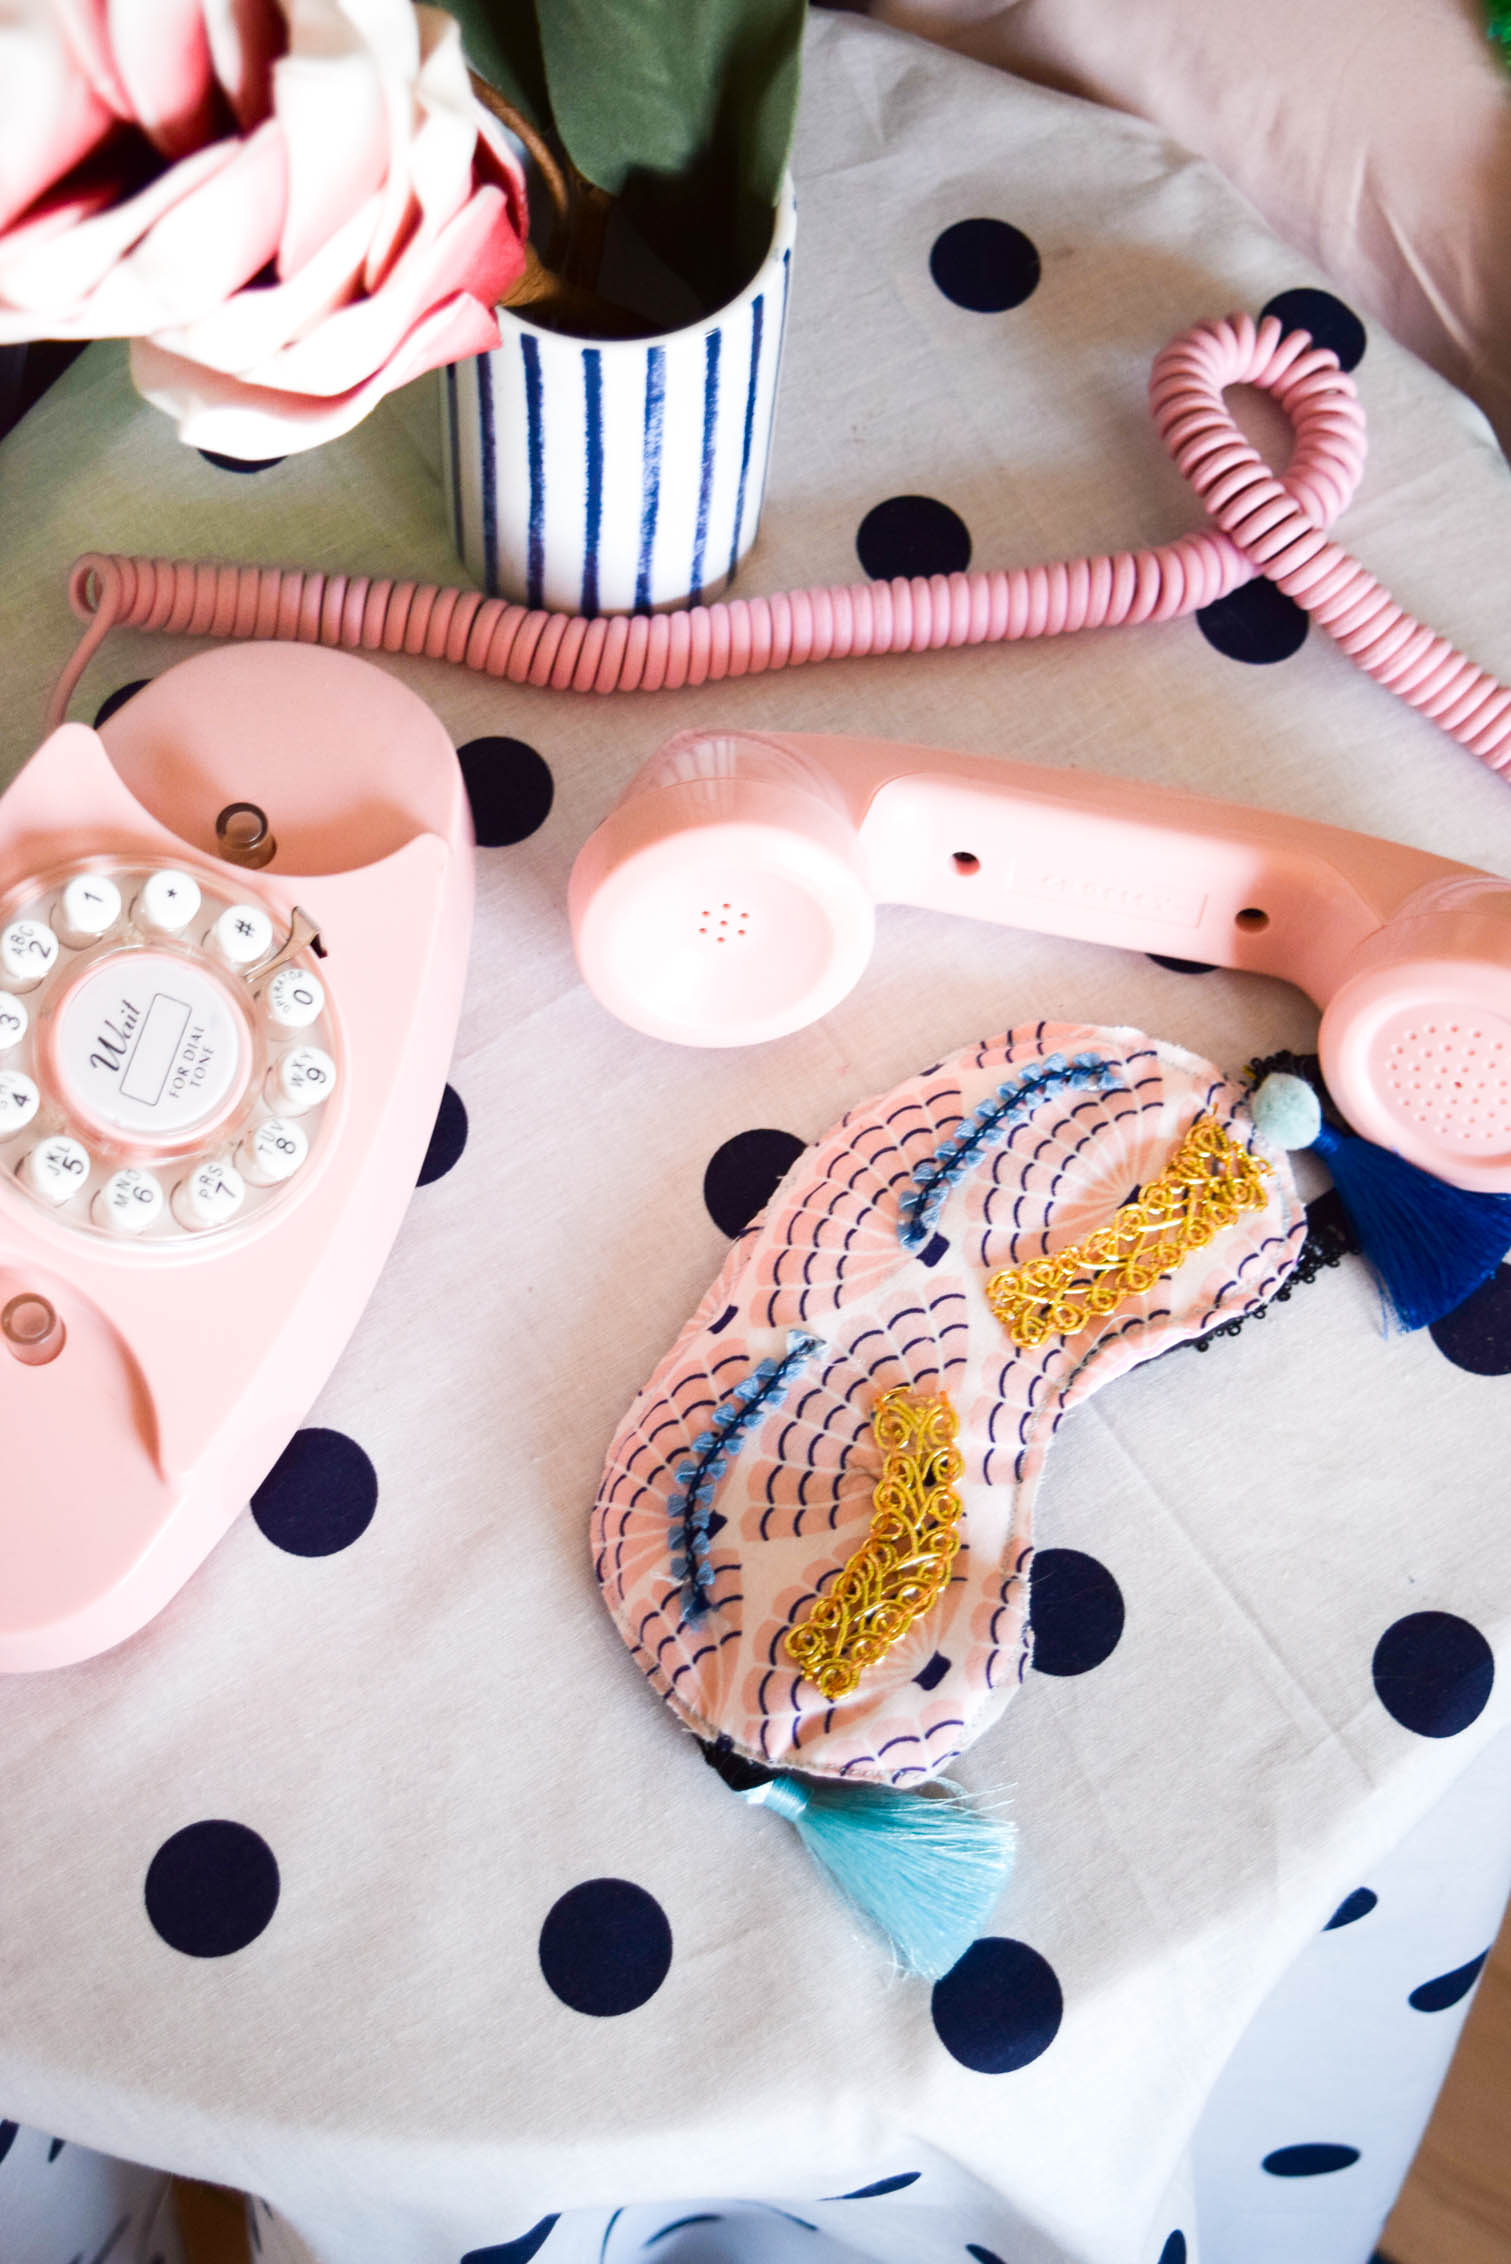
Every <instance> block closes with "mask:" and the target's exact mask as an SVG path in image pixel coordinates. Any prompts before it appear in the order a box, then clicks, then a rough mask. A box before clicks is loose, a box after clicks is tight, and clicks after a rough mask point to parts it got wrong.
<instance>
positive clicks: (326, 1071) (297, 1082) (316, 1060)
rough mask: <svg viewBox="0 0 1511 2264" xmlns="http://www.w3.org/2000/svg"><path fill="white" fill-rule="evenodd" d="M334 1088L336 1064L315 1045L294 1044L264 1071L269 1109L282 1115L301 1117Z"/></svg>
mask: <svg viewBox="0 0 1511 2264" xmlns="http://www.w3.org/2000/svg"><path fill="white" fill-rule="evenodd" d="M335 1090H336V1064H335V1063H334V1062H333V1061H332V1059H331V1057H330V1055H329V1054H328V1053H322V1052H321V1050H320V1048H319V1046H295V1047H294V1049H293V1051H292V1053H286V1054H285V1055H284V1057H283V1059H282V1060H281V1061H277V1062H275V1063H274V1064H273V1067H272V1068H271V1069H270V1070H269V1071H268V1077H267V1086H266V1092H267V1098H268V1106H269V1107H270V1108H275V1109H278V1110H280V1111H281V1112H282V1114H283V1115H285V1116H305V1115H307V1114H308V1112H309V1111H310V1110H311V1109H312V1108H318V1107H319V1106H320V1103H321V1102H322V1101H328V1100H329V1099H330V1097H331V1095H332V1093H333V1092H334V1091H335Z"/></svg>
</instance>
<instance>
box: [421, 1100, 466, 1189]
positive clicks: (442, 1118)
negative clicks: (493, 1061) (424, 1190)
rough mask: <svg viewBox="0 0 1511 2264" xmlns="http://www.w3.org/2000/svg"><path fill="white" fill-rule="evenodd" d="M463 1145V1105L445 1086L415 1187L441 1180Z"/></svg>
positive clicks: (464, 1108) (464, 1142) (464, 1127)
mask: <svg viewBox="0 0 1511 2264" xmlns="http://www.w3.org/2000/svg"><path fill="white" fill-rule="evenodd" d="M466 1145H467V1108H466V1103H465V1102H464V1101H463V1099H462V1096H461V1094H460V1093H459V1092H458V1091H457V1090H456V1088H455V1086H454V1085H448V1086H447V1087H446V1090H445V1092H444V1093H442V1095H441V1105H440V1107H439V1108H438V1109H437V1110H436V1116H435V1130H434V1131H433V1132H432V1133H431V1135H430V1145H429V1147H428V1148H427V1149H426V1150H425V1161H424V1162H423V1163H422V1164H421V1166H420V1176H419V1178H418V1179H417V1180H416V1181H415V1185H416V1186H417V1187H428V1186H429V1185H430V1183H431V1181H432V1180H433V1179H444V1178H445V1176H446V1174H447V1172H448V1171H450V1169H451V1167H452V1165H453V1164H454V1163H456V1162H457V1160H458V1158H459V1157H460V1155H461V1152H462V1150H463V1148H465V1147H466Z"/></svg>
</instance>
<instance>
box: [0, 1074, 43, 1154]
mask: <svg viewBox="0 0 1511 2264" xmlns="http://www.w3.org/2000/svg"><path fill="white" fill-rule="evenodd" d="M41 1098H42V1096H41V1094H40V1093H39V1092H38V1091H37V1088H36V1086H35V1085H34V1084H33V1083H32V1081H31V1079H30V1078H29V1077H23V1076H22V1074H21V1072H20V1070H19V1069H0V1140H8V1139H9V1138H10V1136H11V1134H12V1133H13V1132H19V1131H21V1129H22V1128H23V1126H25V1125H27V1124H30V1122H31V1120H32V1118H33V1117H34V1116H35V1115H36V1113H37V1104H38V1102H39V1101H40V1100H41Z"/></svg>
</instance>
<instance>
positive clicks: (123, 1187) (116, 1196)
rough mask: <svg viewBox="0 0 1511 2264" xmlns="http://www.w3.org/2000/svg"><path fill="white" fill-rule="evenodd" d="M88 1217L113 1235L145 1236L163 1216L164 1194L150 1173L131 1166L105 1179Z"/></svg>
mask: <svg viewBox="0 0 1511 2264" xmlns="http://www.w3.org/2000/svg"><path fill="white" fill-rule="evenodd" d="M89 1215H90V1217H91V1218H92V1219H93V1220H94V1223H95V1225H96V1226H103V1227H105V1228H107V1229H108V1231H109V1232H110V1233H111V1234H144V1233H145V1232H146V1230H147V1228H148V1227H149V1226H155V1225H156V1224H157V1222H158V1220H159V1219H160V1218H161V1217H162V1215H163V1191H162V1189H161V1187H159V1185H158V1183H157V1181H156V1180H155V1179H154V1178H153V1176H152V1174H151V1172H150V1171H139V1170H138V1169H137V1167H136V1165H135V1164H128V1165H127V1167H126V1169H125V1170H124V1171H117V1172H115V1173H114V1174H113V1175H112V1176H111V1177H110V1178H109V1179H107V1180H106V1182H105V1184H104V1186H103V1187H102V1188H101V1189H100V1191H99V1193H98V1194H97V1195H96V1196H95V1199H94V1201H93V1202H92V1203H91V1204H90V1206H89Z"/></svg>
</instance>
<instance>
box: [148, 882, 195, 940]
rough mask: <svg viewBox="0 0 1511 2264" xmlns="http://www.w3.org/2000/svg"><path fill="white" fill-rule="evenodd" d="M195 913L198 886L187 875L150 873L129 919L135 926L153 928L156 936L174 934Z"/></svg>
mask: <svg viewBox="0 0 1511 2264" xmlns="http://www.w3.org/2000/svg"><path fill="white" fill-rule="evenodd" d="M198 910H199V883H198V882H197V881H194V880H191V879H190V878H189V875H188V874H187V873H172V872H162V873H151V874H149V875H148V877H147V879H146V880H145V881H144V882H143V884H142V893H141V895H140V896H139V897H138V898H137V900H136V902H135V903H134V904H133V905H132V907H131V916H132V918H133V919H134V920H135V921H136V923H137V926H138V927H142V928H152V929H155V930H156V932H157V933H158V934H159V935H177V934H178V933H179V932H180V930H181V929H183V928H186V927H187V926H188V925H189V922H190V921H191V920H192V919H193V918H194V915H195V913H196V912H197V911H198Z"/></svg>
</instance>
